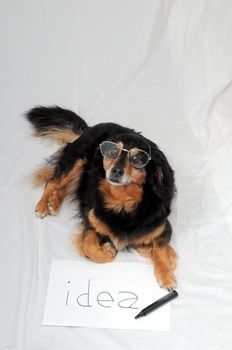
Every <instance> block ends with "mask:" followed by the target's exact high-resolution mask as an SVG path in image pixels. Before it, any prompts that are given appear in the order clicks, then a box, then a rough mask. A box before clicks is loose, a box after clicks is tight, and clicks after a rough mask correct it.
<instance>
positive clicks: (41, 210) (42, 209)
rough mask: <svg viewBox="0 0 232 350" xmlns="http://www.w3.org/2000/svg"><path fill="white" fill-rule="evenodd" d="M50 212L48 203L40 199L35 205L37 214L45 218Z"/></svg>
mask: <svg viewBox="0 0 232 350" xmlns="http://www.w3.org/2000/svg"><path fill="white" fill-rule="evenodd" d="M48 214H50V211H49V207H48V203H47V202H45V201H42V200H40V201H39V203H38V204H37V205H36V207H35V215H36V216H38V217H39V218H41V219H43V218H44V217H45V216H47V215H48Z"/></svg>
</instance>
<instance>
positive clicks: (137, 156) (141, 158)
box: [129, 149, 149, 169]
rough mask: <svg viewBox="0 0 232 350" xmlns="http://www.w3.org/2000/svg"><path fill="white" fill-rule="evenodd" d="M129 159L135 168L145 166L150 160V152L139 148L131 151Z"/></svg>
mask: <svg viewBox="0 0 232 350" xmlns="http://www.w3.org/2000/svg"><path fill="white" fill-rule="evenodd" d="M129 161H130V164H131V165H132V166H133V167H134V168H138V169H139V168H143V167H144V166H145V165H146V164H147V163H148V161H149V154H148V153H147V152H145V151H142V150H139V149H137V150H136V149H132V150H130V151H129Z"/></svg>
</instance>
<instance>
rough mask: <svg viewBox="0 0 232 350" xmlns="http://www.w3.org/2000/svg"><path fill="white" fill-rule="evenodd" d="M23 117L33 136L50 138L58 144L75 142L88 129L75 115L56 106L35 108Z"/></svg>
mask: <svg viewBox="0 0 232 350" xmlns="http://www.w3.org/2000/svg"><path fill="white" fill-rule="evenodd" d="M25 116H26V118H27V120H28V121H29V122H30V123H31V124H32V127H33V129H34V135H35V136H39V137H45V138H50V139H52V140H54V141H56V142H57V143H59V144H62V143H71V142H73V141H75V140H76V139H78V138H79V137H80V136H81V135H82V134H83V133H84V132H85V130H86V129H88V125H87V124H86V122H85V121H84V120H83V119H82V118H81V117H79V116H78V115H77V114H75V113H74V112H72V111H69V110H67V109H63V108H60V107H57V106H54V107H42V106H39V107H35V108H33V109H31V110H30V111H29V112H27V113H26V114H25Z"/></svg>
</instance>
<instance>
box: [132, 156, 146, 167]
mask: <svg viewBox="0 0 232 350" xmlns="http://www.w3.org/2000/svg"><path fill="white" fill-rule="evenodd" d="M131 162H132V163H133V164H134V165H141V164H143V160H142V157H141V156H140V155H136V156H133V157H131Z"/></svg>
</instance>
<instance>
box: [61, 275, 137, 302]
mask: <svg viewBox="0 0 232 350" xmlns="http://www.w3.org/2000/svg"><path fill="white" fill-rule="evenodd" d="M68 283H69V284H70V283H71V282H70V281H68ZM91 283H93V281H91V279H89V280H88V285H87V291H86V292H85V293H82V294H79V295H78V296H77V297H76V296H75V294H74V295H71V294H70V290H68V291H67V295H66V301H65V305H66V306H67V307H68V306H69V303H70V299H71V298H72V297H74V300H76V303H77V305H79V306H81V307H92V306H93V305H96V303H97V305H99V306H101V307H104V308H110V307H112V303H115V302H116V303H117V306H118V307H121V308H123V309H138V308H139V307H138V306H137V304H136V303H137V301H138V296H137V295H136V294H135V293H134V292H131V291H123V290H120V291H118V293H115V292H109V291H101V292H97V294H95V295H94V294H93V288H92V289H91ZM72 294H73V293H72ZM113 295H114V297H113Z"/></svg>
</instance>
